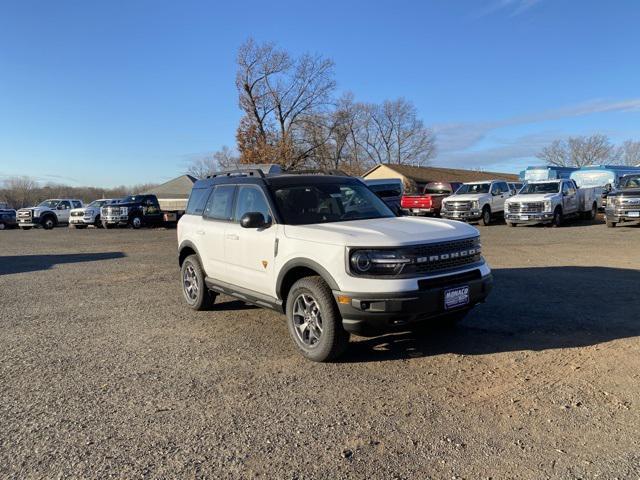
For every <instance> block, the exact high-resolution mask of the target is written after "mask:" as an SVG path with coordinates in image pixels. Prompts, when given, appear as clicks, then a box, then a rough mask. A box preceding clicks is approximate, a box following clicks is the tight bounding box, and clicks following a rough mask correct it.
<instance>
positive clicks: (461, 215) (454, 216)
mask: <svg viewBox="0 0 640 480" xmlns="http://www.w3.org/2000/svg"><path fill="white" fill-rule="evenodd" d="M440 216H441V217H442V218H447V219H449V220H462V221H463V222H464V221H467V222H468V221H474V220H480V219H481V218H482V212H481V211H480V210H476V209H474V210H440Z"/></svg>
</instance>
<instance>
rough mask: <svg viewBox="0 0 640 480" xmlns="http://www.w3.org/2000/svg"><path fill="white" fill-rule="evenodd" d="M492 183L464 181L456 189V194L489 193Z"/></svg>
mask: <svg viewBox="0 0 640 480" xmlns="http://www.w3.org/2000/svg"><path fill="white" fill-rule="evenodd" d="M490 188H491V184H490V183H463V184H462V185H461V186H460V188H459V189H458V190H457V191H456V195H461V194H465V193H489V189H490Z"/></svg>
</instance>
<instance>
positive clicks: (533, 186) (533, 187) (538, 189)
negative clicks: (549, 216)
mask: <svg viewBox="0 0 640 480" xmlns="http://www.w3.org/2000/svg"><path fill="white" fill-rule="evenodd" d="M559 191H560V183H559V182H549V183H527V184H526V185H525V186H524V187H522V190H520V192H519V195H529V194H533V193H558V192H559Z"/></svg>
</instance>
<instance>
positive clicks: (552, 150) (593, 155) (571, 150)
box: [538, 133, 640, 167]
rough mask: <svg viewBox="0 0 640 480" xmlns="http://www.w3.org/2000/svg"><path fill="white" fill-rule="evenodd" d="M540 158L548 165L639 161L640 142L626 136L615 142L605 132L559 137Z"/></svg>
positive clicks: (631, 163)
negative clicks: (623, 140)
mask: <svg viewBox="0 0 640 480" xmlns="http://www.w3.org/2000/svg"><path fill="white" fill-rule="evenodd" d="M538 158H539V159H540V160H542V161H544V162H545V163H546V164H548V165H557V166H561V167H583V166H585V165H606V164H609V165H629V166H635V165H640V142H638V141H634V140H627V141H625V142H624V143H622V144H621V145H617V146H616V145H614V144H613V143H612V142H611V140H610V139H609V137H607V136H606V135H603V134H599V133H597V134H594V135H589V136H577V137H569V138H567V139H558V140H554V141H553V142H551V144H550V145H548V146H547V147H545V148H543V149H542V151H541V152H540V153H539V154H538Z"/></svg>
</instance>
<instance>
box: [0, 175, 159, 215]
mask: <svg viewBox="0 0 640 480" xmlns="http://www.w3.org/2000/svg"><path fill="white" fill-rule="evenodd" d="M154 186H156V185H155V184H140V185H132V186H125V185H122V186H119V187H114V188H95V187H71V186H68V185H61V184H55V183H47V184H45V185H41V184H39V183H38V182H37V181H36V180H35V179H33V178H31V177H25V176H22V177H10V178H7V179H6V180H4V181H2V182H1V183H0V203H6V204H8V205H9V206H10V207H12V208H22V207H29V206H33V205H36V204H38V203H40V202H42V201H43V200H46V199H48V198H74V199H75V198H77V199H80V200H82V201H83V202H91V201H93V200H95V199H97V198H121V197H124V196H126V195H132V194H134V193H140V192H144V191H147V190H149V189H151V188H153V187H154Z"/></svg>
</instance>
